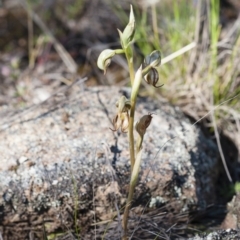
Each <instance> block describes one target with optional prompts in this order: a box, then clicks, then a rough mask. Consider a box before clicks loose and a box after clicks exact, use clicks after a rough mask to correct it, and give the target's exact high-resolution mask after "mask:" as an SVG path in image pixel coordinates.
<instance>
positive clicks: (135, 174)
mask: <svg viewBox="0 0 240 240" xmlns="http://www.w3.org/2000/svg"><path fill="white" fill-rule="evenodd" d="M141 159H142V151H141V150H140V151H139V153H138V154H137V157H136V164H135V165H134V168H133V171H132V174H131V181H130V189H129V193H128V198H127V204H126V207H125V209H124V214H123V219H122V226H123V230H124V236H123V237H122V240H127V224H128V216H129V210H130V207H131V203H132V200H133V195H134V190H135V187H136V185H137V181H138V175H139V170H140V164H141Z"/></svg>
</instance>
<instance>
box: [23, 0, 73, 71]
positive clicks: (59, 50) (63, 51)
mask: <svg viewBox="0 0 240 240" xmlns="http://www.w3.org/2000/svg"><path fill="white" fill-rule="evenodd" d="M20 3H21V5H22V7H23V8H24V9H25V10H26V12H28V13H29V17H31V18H32V20H33V21H34V22H35V23H36V24H37V25H38V26H39V27H40V29H41V30H42V31H43V32H44V33H45V34H46V35H47V36H48V37H49V39H50V40H51V41H52V43H53V45H54V47H55V49H56V51H57V53H58V54H59V56H60V57H61V59H62V61H63V62H64V64H65V65H66V67H67V68H68V70H69V72H71V73H76V71H77V64H76V62H75V61H74V60H73V58H72V57H71V55H70V54H69V53H68V52H67V51H66V49H65V48H64V47H63V45H62V44H61V43H60V42H59V41H58V40H57V39H56V38H55V37H54V36H53V34H52V32H51V31H50V30H49V29H48V27H47V26H46V25H45V23H44V22H43V21H42V20H41V18H40V17H39V16H38V15H37V14H36V13H35V12H33V11H32V10H31V9H30V8H28V6H27V4H26V3H25V1H20Z"/></svg>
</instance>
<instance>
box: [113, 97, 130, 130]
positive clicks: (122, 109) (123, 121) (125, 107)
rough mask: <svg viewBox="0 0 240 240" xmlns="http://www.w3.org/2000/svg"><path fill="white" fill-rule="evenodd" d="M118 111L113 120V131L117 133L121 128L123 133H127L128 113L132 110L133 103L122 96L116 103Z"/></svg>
mask: <svg viewBox="0 0 240 240" xmlns="http://www.w3.org/2000/svg"><path fill="white" fill-rule="evenodd" d="M116 107H117V109H118V111H117V114H116V115H115V117H114V118H113V127H114V129H111V128H110V129H111V130H112V131H117V130H118V129H119V128H121V131H122V132H127V130H128V124H129V113H128V111H129V110H130V108H131V102H130V101H129V100H128V99H127V98H126V97H125V96H121V97H120V99H119V100H118V101H117V103H116Z"/></svg>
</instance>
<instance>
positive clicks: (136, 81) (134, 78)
mask: <svg viewBox="0 0 240 240" xmlns="http://www.w3.org/2000/svg"><path fill="white" fill-rule="evenodd" d="M136 28H137V27H136V24H135V17H134V13H133V9H132V7H131V12H130V17H129V22H128V24H127V26H126V27H125V29H124V31H123V32H121V31H120V30H118V32H119V36H120V42H121V47H122V49H116V50H112V49H105V50H104V51H102V52H101V54H100V55H99V57H98V61H97V65H98V67H99V68H100V69H102V70H103V71H104V73H106V71H107V68H108V66H109V65H110V63H111V60H112V58H113V57H114V56H115V55H116V54H125V57H126V59H127V62H128V68H129V76H130V83H131V87H132V92H131V97H130V99H127V98H126V97H125V96H121V97H120V98H119V100H118V102H117V103H116V107H117V113H116V116H115V117H114V118H113V126H114V129H112V130H113V131H117V130H118V129H121V131H122V132H128V136H129V153H130V164H131V180H130V184H129V185H130V186H129V193H128V198H127V203H126V206H125V210H124V214H123V220H122V226H123V230H124V236H123V238H122V239H124V240H125V239H127V223H128V216H129V210H130V206H131V203H132V200H133V196H134V190H135V187H136V184H137V180H138V175H139V170H140V164H141V153H142V151H141V149H142V143H143V138H144V135H145V133H146V129H147V128H148V126H149V125H150V123H151V120H152V115H151V114H148V115H144V116H143V117H141V118H140V120H139V121H138V122H137V123H136V124H135V126H134V115H135V106H136V101H137V96H138V92H139V87H140V84H141V82H142V79H143V78H144V79H145V81H146V82H147V83H148V84H150V85H152V86H154V87H155V88H159V87H161V86H162V85H159V86H157V85H156V84H157V82H158V80H159V76H158V71H157V70H156V67H158V66H159V65H160V63H161V54H160V52H159V51H158V50H156V51H153V52H152V53H151V54H150V55H148V56H147V57H146V59H145V61H144V63H143V64H142V65H143V66H142V65H141V66H140V67H139V68H138V70H137V72H136V73H135V71H134V63H135V61H134V56H133V49H132V43H133V41H134V35H135V30H136ZM134 127H135V130H136V132H137V133H138V139H137V141H136V143H135V141H134Z"/></svg>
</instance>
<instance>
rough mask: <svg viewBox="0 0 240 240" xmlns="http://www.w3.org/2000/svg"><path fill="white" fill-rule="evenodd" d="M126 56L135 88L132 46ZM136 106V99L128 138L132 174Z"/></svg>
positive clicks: (128, 48) (133, 103) (126, 51)
mask: <svg viewBox="0 0 240 240" xmlns="http://www.w3.org/2000/svg"><path fill="white" fill-rule="evenodd" d="M125 55H126V58H127V62H128V68H129V75H130V80H131V85H132V86H133V83H134V75H135V72H134V66H133V53H132V49H131V47H130V46H128V47H127V48H126V49H125ZM135 105H136V99H135V100H134V101H132V99H131V110H130V118H129V126H128V133H129V134H128V138H129V150H130V161H131V172H132V170H133V166H134V163H135V153H134V135H133V130H134V113H135Z"/></svg>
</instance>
